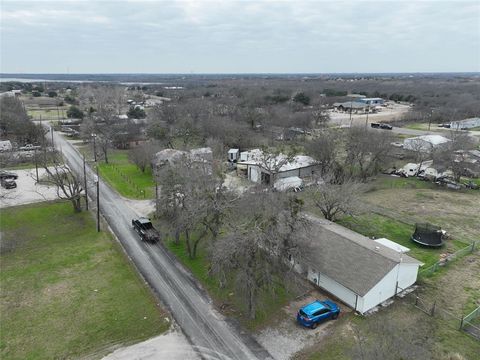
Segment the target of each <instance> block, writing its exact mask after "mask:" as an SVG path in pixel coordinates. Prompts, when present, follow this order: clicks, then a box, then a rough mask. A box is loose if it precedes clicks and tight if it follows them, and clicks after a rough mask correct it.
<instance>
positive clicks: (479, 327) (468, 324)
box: [460, 306, 480, 340]
mask: <svg viewBox="0 0 480 360" xmlns="http://www.w3.org/2000/svg"><path fill="white" fill-rule="evenodd" d="M460 329H462V330H463V331H465V332H467V333H468V334H470V335H472V336H473V337H475V338H477V339H478V340H480V306H479V307H477V308H476V309H475V310H473V311H472V312H471V313H470V314H468V315H467V316H465V317H464V318H462V322H461V324H460Z"/></svg>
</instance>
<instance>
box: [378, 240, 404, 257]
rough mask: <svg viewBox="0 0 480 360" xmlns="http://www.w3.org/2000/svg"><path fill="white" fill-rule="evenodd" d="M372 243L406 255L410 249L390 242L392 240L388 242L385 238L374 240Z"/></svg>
mask: <svg viewBox="0 0 480 360" xmlns="http://www.w3.org/2000/svg"><path fill="white" fill-rule="evenodd" d="M374 241H375V242H376V243H379V244H382V245H385V246H386V247H388V248H390V249H392V250H395V251H397V252H401V253H407V252H409V251H410V249H409V248H407V247H406V246H402V245H400V244H397V243H396V242H395V241H392V240H389V239H386V238H380V239H375V240H374Z"/></svg>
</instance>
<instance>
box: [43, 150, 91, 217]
mask: <svg viewBox="0 0 480 360" xmlns="http://www.w3.org/2000/svg"><path fill="white" fill-rule="evenodd" d="M52 160H53V165H47V163H46V162H45V163H44V165H43V167H44V169H45V171H46V174H47V178H46V180H45V182H46V183H49V184H52V185H54V186H56V188H57V196H58V198H59V199H63V200H68V201H70V202H71V203H72V206H73V210H74V212H81V211H82V204H81V199H82V191H83V188H82V185H81V182H80V181H78V180H77V178H76V177H75V174H74V173H73V172H72V170H71V169H70V168H69V167H68V166H67V165H66V164H64V163H63V162H60V161H59V159H58V157H57V156H55V155H53V158H52Z"/></svg>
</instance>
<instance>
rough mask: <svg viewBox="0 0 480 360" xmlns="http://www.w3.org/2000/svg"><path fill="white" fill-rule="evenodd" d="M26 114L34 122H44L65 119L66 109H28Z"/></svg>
mask: <svg viewBox="0 0 480 360" xmlns="http://www.w3.org/2000/svg"><path fill="white" fill-rule="evenodd" d="M27 114H28V115H29V116H31V117H32V118H33V119H34V120H39V119H40V118H41V119H46V120H59V116H60V119H64V118H66V117H67V109H66V108H61V107H60V108H58V111H57V108H51V109H29V110H27Z"/></svg>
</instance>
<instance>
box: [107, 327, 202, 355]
mask: <svg viewBox="0 0 480 360" xmlns="http://www.w3.org/2000/svg"><path fill="white" fill-rule="evenodd" d="M133 359H141V360H149V359H151V360H154V359H155V360H157V359H168V360H187V359H188V360H197V359H198V360H200V357H199V356H198V354H196V353H195V351H194V349H193V348H192V346H191V345H190V344H189V343H188V342H187V339H185V336H183V335H182V334H181V333H180V332H179V331H176V330H174V331H170V332H168V333H166V334H163V335H160V336H157V337H154V338H152V339H149V340H146V341H143V342H141V343H138V344H135V345H132V346H128V347H124V348H120V349H117V350H115V351H114V352H113V353H111V354H110V355H108V356H106V357H104V358H103V360H133Z"/></svg>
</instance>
